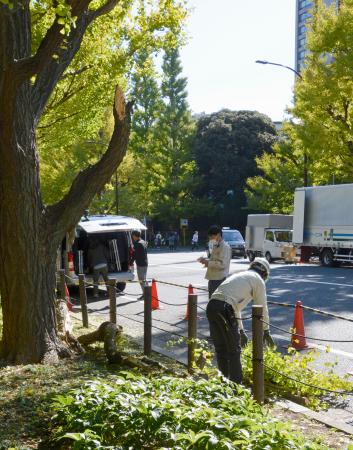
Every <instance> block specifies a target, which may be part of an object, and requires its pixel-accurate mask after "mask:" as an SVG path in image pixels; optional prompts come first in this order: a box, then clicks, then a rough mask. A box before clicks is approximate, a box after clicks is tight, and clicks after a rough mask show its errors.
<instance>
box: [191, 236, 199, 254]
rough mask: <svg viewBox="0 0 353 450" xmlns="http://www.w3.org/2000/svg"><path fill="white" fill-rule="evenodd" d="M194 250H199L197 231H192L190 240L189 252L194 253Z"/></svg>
mask: <svg viewBox="0 0 353 450" xmlns="http://www.w3.org/2000/svg"><path fill="white" fill-rule="evenodd" d="M195 248H196V249H198V248H199V232H198V231H194V234H193V236H192V239H191V251H194V250H195Z"/></svg>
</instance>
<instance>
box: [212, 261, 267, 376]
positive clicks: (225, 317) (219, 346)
mask: <svg viewBox="0 0 353 450" xmlns="http://www.w3.org/2000/svg"><path fill="white" fill-rule="evenodd" d="M269 275H270V265H269V263H268V262H267V260H266V259H264V258H255V260H254V261H253V262H251V263H250V266H249V270H246V271H243V272H237V273H235V274H233V275H231V276H230V277H228V278H226V279H225V280H224V281H223V283H222V284H221V285H220V286H219V287H218V288H217V289H216V291H215V292H214V293H213V294H212V297H211V300H210V301H209V302H208V305H207V310H206V314H207V319H208V322H209V325H210V334H211V338H212V340H213V344H214V346H215V352H216V359H217V365H218V369H219V370H220V371H221V372H222V374H223V375H224V376H225V377H227V378H229V379H230V380H231V381H234V382H235V383H241V382H242V366H241V359H240V353H241V347H243V346H245V345H246V344H247V342H248V337H247V336H246V334H245V332H244V328H243V323H242V320H241V311H242V309H244V308H245V306H246V305H248V304H249V303H250V302H251V301H253V302H254V304H255V305H262V306H263V317H264V322H266V323H264V330H265V331H264V342H265V343H266V344H267V345H270V346H274V342H273V339H272V337H271V335H270V332H269V326H268V325H267V324H268V323H269V316H268V309H267V298H266V286H265V281H266V280H267V279H268V277H269Z"/></svg>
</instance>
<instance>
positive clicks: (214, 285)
mask: <svg viewBox="0 0 353 450" xmlns="http://www.w3.org/2000/svg"><path fill="white" fill-rule="evenodd" d="M224 280H225V278H222V279H221V280H208V298H211V297H212V294H213V293H214V291H215V290H216V289H217V288H218V286H219V285H220V284H222V283H223V281H224Z"/></svg>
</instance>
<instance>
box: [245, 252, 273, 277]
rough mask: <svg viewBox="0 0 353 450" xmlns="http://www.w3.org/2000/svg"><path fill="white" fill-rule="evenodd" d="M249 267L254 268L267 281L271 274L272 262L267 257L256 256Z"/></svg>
mask: <svg viewBox="0 0 353 450" xmlns="http://www.w3.org/2000/svg"><path fill="white" fill-rule="evenodd" d="M249 269H253V270H255V271H256V272H258V273H259V275H261V276H262V278H263V279H264V280H265V281H266V280H267V279H268V277H269V276H270V271H271V268H270V264H269V262H268V261H267V259H265V258H255V259H254V261H252V262H251V263H250V266H249Z"/></svg>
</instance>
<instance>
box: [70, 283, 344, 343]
mask: <svg viewBox="0 0 353 450" xmlns="http://www.w3.org/2000/svg"><path fill="white" fill-rule="evenodd" d="M65 278H67V279H69V280H72V281H75V279H74V278H72V277H70V276H68V275H66V274H65ZM151 280H153V279H151ZM154 281H155V282H156V283H161V284H167V285H169V286H176V287H181V288H185V289H188V288H189V286H186V285H182V284H177V283H171V282H168V281H162V280H156V279H154ZM84 283H85V285H86V286H87V287H94V286H100V285H103V284H106V283H105V282H104V281H99V282H98V283H89V282H87V281H85V280H84ZM124 283H139V281H137V280H136V281H135V280H126V281H124ZM192 287H193V289H197V290H199V291H205V292H208V289H206V288H202V287H196V286H192ZM116 290H117V292H119V293H122V292H123V291H121V290H120V289H118V288H116ZM129 295H131V296H136V297H139V294H129ZM162 303H165V304H166V305H169V306H179V305H180V306H185V305H186V304H187V303H179V304H173V303H168V302H162ZM267 303H268V304H269V305H274V306H284V307H286V308H295V305H293V304H290V303H284V302H274V301H272V300H268V301H267ZM301 308H303V309H306V310H307V311H312V312H314V313H316V314H321V315H323V316H327V317H333V318H335V319H340V320H345V321H347V322H353V318H352V319H350V318H348V317H343V316H340V315H338V314H333V313H329V312H327V311H322V310H320V309H317V308H312V307H310V306H305V305H301ZM201 309H202V308H201ZM243 320H245V319H243ZM332 342H341V341H332ZM342 342H350V341H342Z"/></svg>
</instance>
